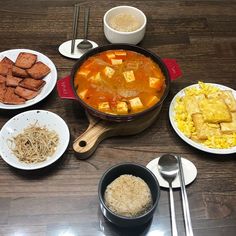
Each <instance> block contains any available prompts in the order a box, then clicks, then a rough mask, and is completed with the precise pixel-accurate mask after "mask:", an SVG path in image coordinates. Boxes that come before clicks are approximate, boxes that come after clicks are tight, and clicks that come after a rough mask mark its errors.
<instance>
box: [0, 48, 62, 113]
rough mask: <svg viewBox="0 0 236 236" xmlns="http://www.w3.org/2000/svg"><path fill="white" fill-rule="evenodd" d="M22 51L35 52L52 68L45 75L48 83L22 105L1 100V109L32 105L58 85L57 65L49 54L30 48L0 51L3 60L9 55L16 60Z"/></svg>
mask: <svg viewBox="0 0 236 236" xmlns="http://www.w3.org/2000/svg"><path fill="white" fill-rule="evenodd" d="M20 52H29V53H33V54H35V55H37V56H38V59H37V61H41V62H43V63H44V64H46V65H47V66H48V67H49V68H50V69H51V72H50V73H49V74H48V75H47V76H45V77H44V80H45V81H46V84H45V86H44V87H43V88H42V91H41V92H40V93H39V94H38V95H37V96H36V97H35V98H33V99H31V100H28V101H26V102H25V103H24V104H21V105H8V104H3V103H1V102H0V109H8V110H13V109H19V108H24V107H29V106H32V105H34V104H36V103H38V102H40V101H42V100H43V99H44V98H46V97H47V96H48V95H49V94H50V93H51V91H52V90H53V88H54V87H55V85H56V82H57V70H56V67H55V65H54V63H53V62H52V61H51V60H50V59H49V58H48V57H47V56H45V55H44V54H42V53H40V52H37V51H33V50H30V49H12V50H7V51H4V52H1V53H0V60H2V59H3V58H4V57H8V58H9V59H11V60H12V61H15V60H16V58H17V56H18V54H19V53H20Z"/></svg>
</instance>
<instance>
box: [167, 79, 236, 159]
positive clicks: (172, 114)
mask: <svg viewBox="0 0 236 236" xmlns="http://www.w3.org/2000/svg"><path fill="white" fill-rule="evenodd" d="M208 84H210V85H213V86H215V87H218V88H220V89H222V90H231V91H232V93H233V95H234V97H235V98H236V91H235V90H233V89H231V88H229V87H227V86H224V85H220V84H214V83H208ZM195 87H196V88H199V85H198V84H194V85H190V86H188V87H186V88H195ZM186 88H184V89H182V90H181V91H179V92H178V93H177V94H176V95H175V96H174V98H173V99H172V101H171V103H170V107H169V119H170V123H171V125H172V127H173V129H174V130H175V132H176V133H177V134H178V135H179V137H180V138H182V139H183V140H184V141H185V142H186V143H188V144H189V145H191V146H193V147H195V148H197V149H199V150H201V151H204V152H208V153H213V154H232V153H236V147H232V148H226V149H219V148H209V147H207V146H205V145H203V144H200V143H197V142H195V141H193V140H191V139H189V138H188V137H187V136H185V135H184V134H183V133H182V131H181V130H179V128H178V126H177V123H176V122H175V111H174V108H175V106H176V101H177V98H178V97H183V96H184V95H185V93H184V91H185V89H186Z"/></svg>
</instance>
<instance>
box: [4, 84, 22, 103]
mask: <svg viewBox="0 0 236 236" xmlns="http://www.w3.org/2000/svg"><path fill="white" fill-rule="evenodd" d="M3 103H5V104H12V105H20V104H24V103H25V99H24V98H22V97H19V96H18V95H17V94H15V89H14V88H12V87H7V89H6V92H5V94H4V98H3Z"/></svg>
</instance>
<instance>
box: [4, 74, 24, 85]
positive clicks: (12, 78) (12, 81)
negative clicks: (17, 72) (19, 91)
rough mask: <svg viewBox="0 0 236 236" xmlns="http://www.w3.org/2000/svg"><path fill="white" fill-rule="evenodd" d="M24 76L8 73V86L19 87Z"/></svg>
mask: <svg viewBox="0 0 236 236" xmlns="http://www.w3.org/2000/svg"><path fill="white" fill-rule="evenodd" d="M21 80H22V78H19V77H15V76H13V75H7V79H6V86H10V87H17V86H18V84H19V83H20V81H21Z"/></svg>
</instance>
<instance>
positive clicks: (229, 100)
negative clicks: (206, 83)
mask: <svg viewBox="0 0 236 236" xmlns="http://www.w3.org/2000/svg"><path fill="white" fill-rule="evenodd" d="M208 98H222V99H223V100H224V102H225V103H226V105H227V106H228V108H229V110H230V111H231V112H235V111H236V100H235V98H234V95H233V93H232V91H231V90H223V91H218V92H216V93H212V94H210V95H208Z"/></svg>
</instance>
